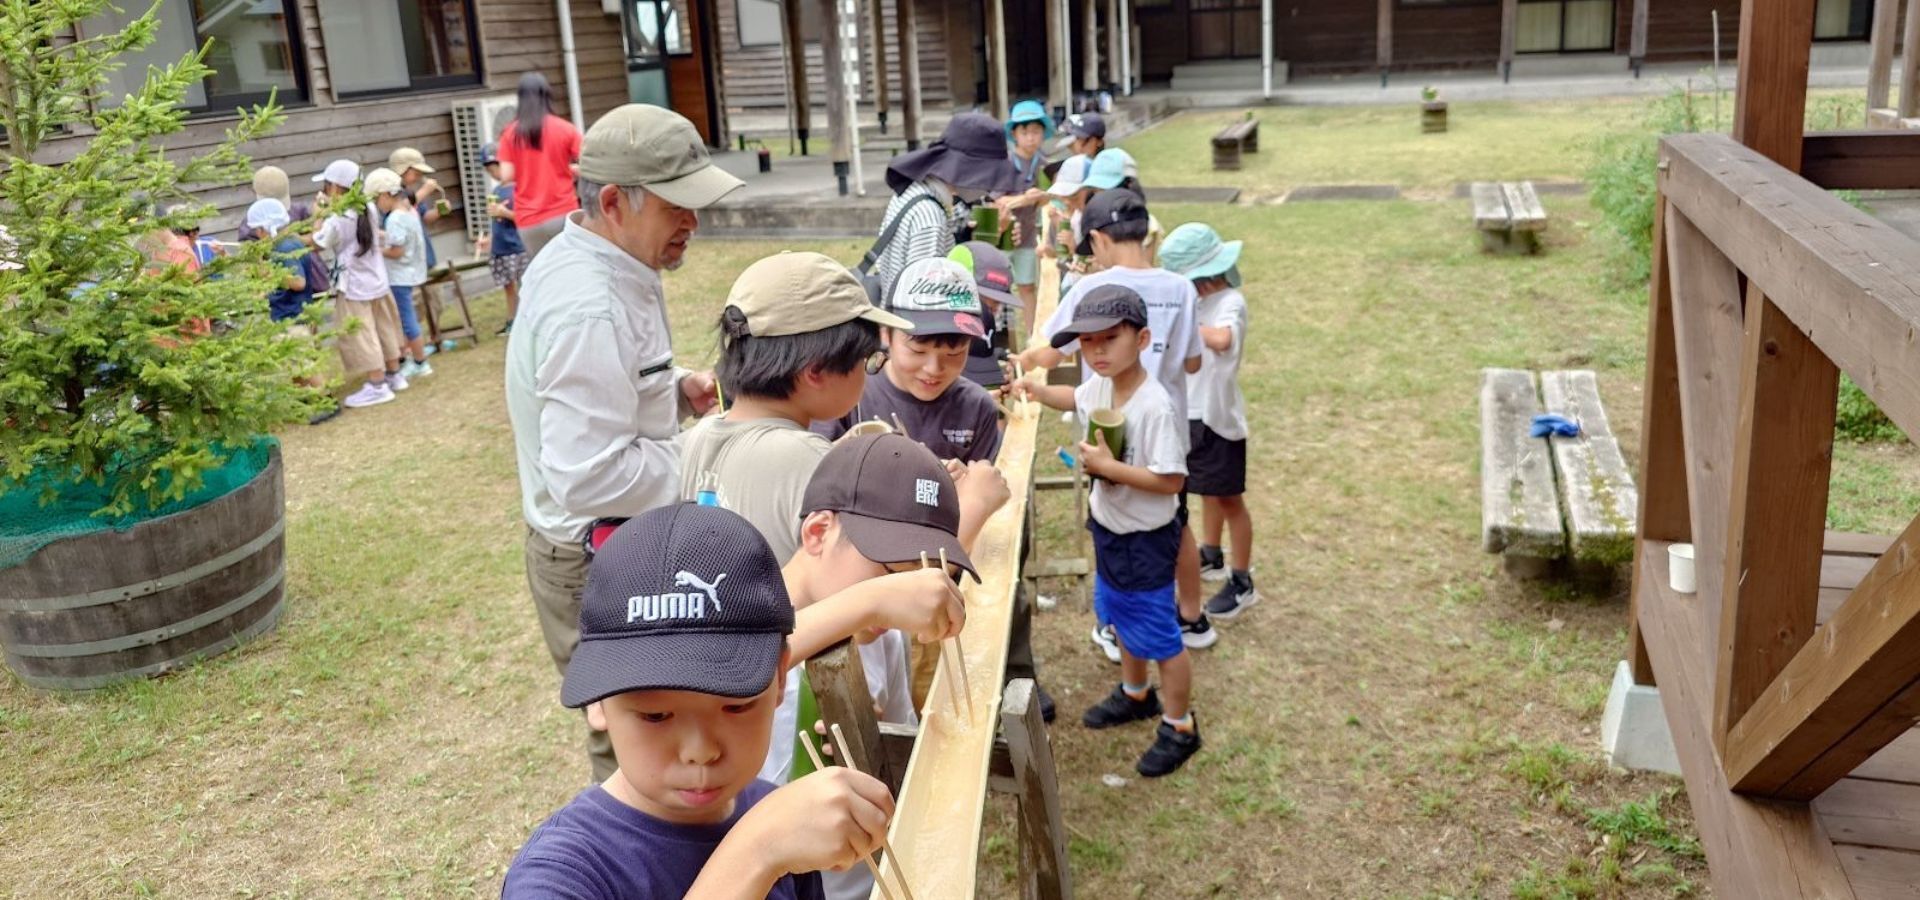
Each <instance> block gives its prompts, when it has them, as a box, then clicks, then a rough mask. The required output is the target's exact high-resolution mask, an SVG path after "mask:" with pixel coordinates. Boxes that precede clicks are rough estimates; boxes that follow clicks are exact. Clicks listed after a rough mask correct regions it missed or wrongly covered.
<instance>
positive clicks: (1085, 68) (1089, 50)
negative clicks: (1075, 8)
mask: <svg viewBox="0 0 1920 900" xmlns="http://www.w3.org/2000/svg"><path fill="white" fill-rule="evenodd" d="M1080 46H1081V53H1080V89H1081V90H1083V91H1086V92H1087V93H1089V94H1091V93H1093V92H1095V91H1097V90H1099V89H1100V0H1083V2H1082V3H1081V4H1080Z"/></svg>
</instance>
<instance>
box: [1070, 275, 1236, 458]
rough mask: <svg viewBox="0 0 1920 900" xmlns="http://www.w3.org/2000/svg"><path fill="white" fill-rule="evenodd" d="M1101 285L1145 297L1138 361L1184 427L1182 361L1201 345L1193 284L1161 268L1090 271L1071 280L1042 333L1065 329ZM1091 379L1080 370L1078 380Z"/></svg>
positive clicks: (1087, 370) (1086, 370) (1073, 348)
mask: <svg viewBox="0 0 1920 900" xmlns="http://www.w3.org/2000/svg"><path fill="white" fill-rule="evenodd" d="M1103 284H1117V285H1120V286H1122V287H1126V288H1131V289H1132V290H1133V292H1134V293H1136V294H1139V295H1140V299H1141V300H1144V301H1146V304H1147V329H1148V330H1149V331H1151V332H1152V333H1153V341H1152V343H1150V344H1148V345H1147V349H1146V351H1145V352H1144V353H1141V354H1140V365H1142V366H1144V367H1146V370H1147V374H1149V375H1152V376H1153V379H1154V380H1155V381H1158V382H1160V386H1161V387H1164V388H1166V389H1167V394H1168V396H1170V397H1171V398H1172V399H1173V406H1174V411H1175V413H1176V416H1175V418H1176V419H1178V420H1179V422H1180V425H1181V427H1182V428H1183V429H1184V428H1185V427H1186V421H1187V408H1186V407H1187V360H1188V359H1189V358H1191V357H1195V356H1199V355H1200V350H1201V347H1202V345H1201V343H1200V329H1199V327H1198V326H1197V325H1195V324H1194V321H1195V320H1194V310H1195V307H1196V306H1197V305H1198V303H1199V301H1200V295H1199V294H1198V293H1197V292H1195V291H1194V289H1193V282H1191V281H1188V280H1187V279H1185V278H1182V277H1180V276H1178V275H1175V274H1174V273H1172V272H1169V271H1167V270H1165V269H1127V268H1119V267H1115V268H1112V269H1106V270H1103V271H1099V272H1095V273H1093V274H1091V275H1087V276H1085V277H1083V278H1081V279H1080V280H1078V281H1075V282H1074V283H1073V288H1072V290H1069V291H1067V294H1066V296H1064V297H1061V298H1060V306H1059V308H1057V309H1055V310H1054V311H1053V318H1051V319H1048V320H1047V328H1046V331H1047V334H1048V335H1049V336H1051V335H1053V334H1055V333H1057V332H1059V331H1060V329H1062V328H1065V327H1067V324H1068V323H1070V322H1072V321H1073V315H1074V310H1075V309H1076V308H1078V306H1079V304H1080V298H1082V297H1085V296H1086V295H1087V292H1088V291H1091V290H1093V289H1094V288H1097V287H1099V286H1101V285H1103ZM1079 348H1080V344H1079V342H1077V341H1076V342H1074V343H1071V344H1068V345H1067V346H1065V347H1063V348H1061V349H1062V350H1064V351H1066V352H1068V353H1073V352H1077V351H1078V350H1079ZM1094 377H1095V376H1094V372H1093V370H1092V369H1090V368H1084V369H1083V370H1082V375H1081V382H1082V383H1085V382H1088V381H1091V380H1093V378H1094Z"/></svg>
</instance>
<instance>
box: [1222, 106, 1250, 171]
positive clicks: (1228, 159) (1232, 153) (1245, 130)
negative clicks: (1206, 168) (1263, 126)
mask: <svg viewBox="0 0 1920 900" xmlns="http://www.w3.org/2000/svg"><path fill="white" fill-rule="evenodd" d="M1259 152H1260V120H1259V119H1242V120H1240V121H1238V122H1235V123H1233V124H1231V125H1228V126H1227V127H1225V128H1222V129H1220V131H1219V133H1217V134H1215V135H1214V136H1213V168H1214V169H1215V170H1216V171H1221V170H1226V171H1233V170H1238V169H1239V168H1240V154H1241V153H1259Z"/></svg>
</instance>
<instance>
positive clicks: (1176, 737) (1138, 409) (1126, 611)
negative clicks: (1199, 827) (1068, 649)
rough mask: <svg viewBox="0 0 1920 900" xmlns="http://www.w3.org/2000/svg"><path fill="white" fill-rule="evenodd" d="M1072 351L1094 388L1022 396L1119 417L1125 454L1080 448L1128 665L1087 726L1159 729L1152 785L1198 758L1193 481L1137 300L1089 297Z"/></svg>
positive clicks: (1040, 379) (1103, 593) (1060, 335)
mask: <svg viewBox="0 0 1920 900" xmlns="http://www.w3.org/2000/svg"><path fill="white" fill-rule="evenodd" d="M1075 340H1078V341H1079V342H1080V352H1081V356H1082V358H1083V361H1084V362H1085V363H1086V365H1087V366H1088V367H1089V368H1091V369H1092V370H1093V371H1094V373H1095V374H1094V378H1093V380H1091V381H1088V382H1087V383H1085V384H1082V385H1080V386H1079V387H1078V388H1071V389H1070V388H1067V387H1065V386H1050V385H1047V384H1045V382H1044V379H1045V377H1046V376H1045V373H1044V372H1030V373H1028V374H1027V377H1026V379H1024V380H1022V381H1019V382H1017V383H1016V384H1015V392H1016V393H1017V394H1021V395H1025V396H1032V397H1037V398H1039V399H1040V401H1041V402H1042V403H1045V404H1046V405H1048V406H1050V407H1053V408H1054V409H1073V410H1075V411H1076V412H1077V413H1078V414H1079V419H1080V421H1082V422H1090V421H1094V418H1093V416H1092V413H1094V412H1095V411H1097V410H1118V411H1119V412H1120V413H1121V414H1122V415H1123V416H1124V423H1123V426H1122V428H1123V434H1122V437H1121V439H1120V443H1119V446H1114V445H1113V443H1112V442H1110V441H1109V440H1108V439H1107V437H1106V434H1105V433H1104V432H1095V437H1096V440H1095V441H1094V442H1093V443H1087V442H1082V443H1081V444H1080V465H1081V467H1082V468H1083V469H1084V470H1085V471H1086V473H1087V474H1088V475H1090V476H1092V477H1094V478H1095V479H1098V480H1097V481H1096V482H1095V483H1094V487H1093V496H1092V503H1091V506H1092V512H1093V515H1092V519H1091V521H1089V522H1088V523H1087V530H1089V531H1091V532H1092V533H1093V547H1094V570H1095V572H1094V580H1093V604H1094V612H1095V614H1096V615H1097V616H1098V617H1099V620H1100V625H1101V626H1102V627H1111V628H1112V629H1113V631H1114V634H1115V636H1116V639H1117V642H1118V644H1119V647H1120V654H1121V656H1120V677H1121V682H1120V684H1119V686H1117V687H1115V688H1114V690H1113V693H1112V694H1110V695H1109V696H1108V697H1107V698H1106V699H1105V700H1102V701H1100V703H1098V704H1096V705H1095V706H1093V708H1091V709H1089V710H1087V712H1086V715H1084V716H1083V717H1081V722H1082V724H1084V725H1086V726H1087V727H1088V728H1112V727H1115V726H1118V725H1125V724H1128V723H1131V722H1137V721H1141V720H1147V719H1157V720H1158V722H1159V727H1158V729H1157V730H1156V732H1155V735H1154V742H1153V745H1152V746H1151V747H1149V748H1148V749H1147V751H1146V753H1144V754H1142V755H1141V757H1140V760H1139V762H1138V763H1136V764H1135V765H1134V769H1135V771H1137V772H1139V773H1140V774H1141V775H1144V776H1147V777H1149V778H1157V777H1159V776H1162V775H1168V774H1171V773H1172V772H1174V771H1176V770H1178V769H1179V768H1180V767H1181V766H1182V765H1184V764H1185V763H1186V761H1187V760H1188V759H1190V758H1192V756H1193V754H1195V753H1197V752H1199V750H1200V726H1199V722H1198V721H1197V720H1196V719H1195V718H1194V715H1193V710H1192V707H1191V699H1192V692H1193V660H1192V658H1191V655H1190V654H1189V653H1188V652H1187V649H1186V647H1185V645H1184V640H1183V638H1184V634H1183V631H1182V628H1181V625H1180V613H1179V609H1178V607H1177V606H1176V605H1175V600H1174V574H1175V568H1176V566H1175V559H1176V558H1177V557H1178V556H1179V553H1180V543H1181V539H1180V533H1181V531H1182V523H1181V521H1180V517H1179V515H1178V509H1179V506H1180V500H1179V495H1180V492H1181V490H1182V489H1183V488H1184V486H1185V484H1186V478H1187V462H1186V456H1187V442H1186V434H1185V423H1184V422H1182V421H1181V416H1179V415H1178V414H1177V412H1176V409H1175V406H1174V402H1173V397H1172V396H1171V395H1170V394H1169V393H1168V392H1167V390H1166V388H1164V387H1162V386H1161V385H1160V384H1159V383H1158V382H1156V381H1154V380H1153V378H1151V377H1149V376H1148V374H1147V370H1146V369H1145V368H1144V367H1143V366H1142V365H1141V364H1140V361H1141V354H1142V353H1143V352H1144V351H1145V349H1146V347H1147V345H1148V344H1149V343H1150V342H1151V341H1152V340H1153V333H1152V330H1151V329H1150V328H1149V327H1148V319H1147V309H1146V304H1145V303H1144V302H1143V301H1142V300H1141V299H1140V295H1139V294H1137V293H1135V292H1134V291H1133V290H1131V289H1129V288H1125V287H1121V286H1119V285H1107V286H1105V287H1101V288H1098V289H1096V290H1093V291H1090V292H1088V294H1087V296H1086V297H1085V298H1084V299H1082V300H1081V302H1080V307H1079V312H1078V313H1077V314H1076V315H1075V316H1074V318H1073V320H1072V321H1070V322H1068V323H1067V324H1066V325H1065V326H1064V327H1062V328H1061V329H1059V330H1058V331H1057V332H1055V334H1054V336H1053V342H1054V343H1055V344H1056V345H1059V344H1066V343H1069V342H1072V341H1075ZM1149 662H1151V663H1153V664H1154V665H1155V667H1156V668H1158V669H1159V671H1160V692H1158V693H1156V692H1155V691H1154V689H1153V687H1152V686H1151V685H1150V684H1149V683H1148V681H1147V664H1148V663H1149ZM1163 697H1164V700H1165V704H1164V706H1163V705H1162V698H1163Z"/></svg>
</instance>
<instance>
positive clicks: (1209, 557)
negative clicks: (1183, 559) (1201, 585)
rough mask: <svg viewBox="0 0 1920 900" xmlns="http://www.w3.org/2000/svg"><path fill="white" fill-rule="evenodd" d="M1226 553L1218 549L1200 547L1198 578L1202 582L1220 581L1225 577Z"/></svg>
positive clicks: (1226, 572)
mask: <svg viewBox="0 0 1920 900" xmlns="http://www.w3.org/2000/svg"><path fill="white" fill-rule="evenodd" d="M1227 574H1228V571H1227V553H1226V551H1225V550H1222V549H1220V548H1219V547H1208V546H1206V545H1204V544H1203V545H1201V547H1200V578H1201V580H1203V581H1220V580H1222V579H1224V578H1226V577H1227Z"/></svg>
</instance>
